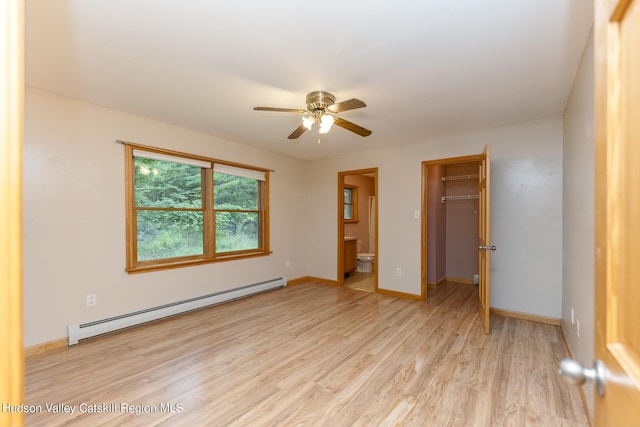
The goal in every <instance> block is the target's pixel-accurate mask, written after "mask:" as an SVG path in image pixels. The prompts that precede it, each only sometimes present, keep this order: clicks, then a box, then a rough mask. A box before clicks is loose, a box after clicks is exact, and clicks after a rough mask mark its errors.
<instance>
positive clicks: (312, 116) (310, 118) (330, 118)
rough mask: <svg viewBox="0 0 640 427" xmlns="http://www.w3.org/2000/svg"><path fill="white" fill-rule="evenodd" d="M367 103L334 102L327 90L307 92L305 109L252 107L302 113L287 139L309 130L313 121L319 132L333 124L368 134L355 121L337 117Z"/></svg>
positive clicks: (360, 133)
mask: <svg viewBox="0 0 640 427" xmlns="http://www.w3.org/2000/svg"><path fill="white" fill-rule="evenodd" d="M366 106H367V104H365V103H364V102H362V101H360V100H359V99H355V98H352V99H348V100H346V101H342V102H338V103H337V104H336V97H335V96H333V95H332V94H330V93H329V92H322V91H315V92H310V93H309V94H307V109H306V110H298V109H295V108H276V107H254V108H253V109H254V110H256V111H278V112H282V113H296V114H301V115H302V124H301V125H300V126H298V127H297V129H296V130H294V131H293V132H292V133H291V135H289V136H288V138H289V139H296V138H298V137H300V135H302V134H303V133H305V132H306V131H307V130H311V128H312V127H313V124H314V123H318V124H319V130H318V132H319V133H321V134H325V133H328V132H329V131H330V130H331V127H332V126H333V125H334V124H335V125H336V126H340V127H341V128H344V129H346V130H349V131H351V132H354V133H357V134H358V135H360V136H369V135H371V131H370V130H369V129H365V128H363V127H362V126H358V125H357V124H355V123H352V122H350V121H349V120H345V119H343V118H340V117H337V116H336V114H337V113H341V112H343V111H349V110H355V109H356V108H363V107H366Z"/></svg>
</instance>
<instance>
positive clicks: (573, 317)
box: [571, 307, 576, 325]
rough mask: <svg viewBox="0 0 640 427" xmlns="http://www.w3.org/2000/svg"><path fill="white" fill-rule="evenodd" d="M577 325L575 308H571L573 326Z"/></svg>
mask: <svg viewBox="0 0 640 427" xmlns="http://www.w3.org/2000/svg"><path fill="white" fill-rule="evenodd" d="M575 323H576V313H575V312H574V311H573V307H571V324H572V325H573V324H575Z"/></svg>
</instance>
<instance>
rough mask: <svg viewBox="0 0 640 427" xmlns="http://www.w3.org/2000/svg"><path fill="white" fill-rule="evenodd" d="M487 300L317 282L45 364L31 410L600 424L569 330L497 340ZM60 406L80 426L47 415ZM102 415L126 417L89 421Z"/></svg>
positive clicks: (176, 418) (537, 330)
mask: <svg viewBox="0 0 640 427" xmlns="http://www.w3.org/2000/svg"><path fill="white" fill-rule="evenodd" d="M476 295H477V288H475V287H474V286H472V285H456V284H448V285H446V286H441V287H439V288H438V289H435V290H430V292H429V300H428V301H427V302H426V303H425V302H420V301H411V300H406V299H401V298H395V297H390V296H384V295H380V294H376V293H370V292H361V291H355V290H352V289H348V288H346V287H336V286H327V285H321V284H317V283H311V282H309V283H303V284H299V285H295V286H290V287H287V288H284V289H281V290H277V291H272V292H268V293H265V294H261V295H257V296H253V297H250V298H246V299H243V300H238V301H235V302H231V303H226V304H223V305H219V306H216V307H212V308H209V309H204V310H201V311H198V312H194V313H190V314H187V315H183V316H180V317H177V318H173V319H169V320H164V321H160V322H156V323H153V324H150V325H145V326H141V327H138V328H134V329H130V330H127V331H122V332H118V333H115V334H112V335H108V336H104V337H100V338H97V339H93V340H88V341H86V342H81V343H80V344H78V345H77V346H73V347H70V348H61V349H56V350H52V351H49V352H47V353H42V354H38V355H33V356H30V357H28V359H27V362H26V382H25V386H26V403H27V404H30V405H41V407H42V412H41V413H35V414H29V415H27V417H26V422H27V425H28V426H56V425H63V424H64V425H79V426H88V425H91V426H97V425H101V426H123V425H126V426H138V425H140V426H150V425H166V426H191V427H196V426H205V425H206V426H325V425H326V426H394V425H404V426H503V425H506V426H556V425H557V426H585V425H588V423H587V418H586V416H585V414H584V411H583V409H582V406H581V403H580V398H579V395H578V392H577V389H575V388H571V387H569V386H566V385H565V384H564V383H562V382H561V381H560V380H559V378H558V376H557V375H556V370H557V362H558V360H559V359H560V358H562V357H565V356H566V355H567V352H566V348H565V346H564V343H563V341H562V338H561V332H560V330H559V328H558V327H557V326H551V325H545V324H541V323H533V322H529V321H526V320H517V319H510V318H504V317H499V316H494V317H493V318H492V334H491V335H490V336H487V335H485V334H484V333H483V332H482V327H481V324H480V321H479V319H478V314H477V312H476V307H477V305H476V304H477V302H476ZM59 402H62V403H64V404H67V405H75V406H74V408H75V412H74V414H73V415H68V414H55V413H49V412H47V408H46V407H45V404H47V403H49V404H52V403H53V404H55V403H59ZM83 403H84V404H85V405H87V406H80V405H81V404H83ZM110 403H113V404H115V405H113V406H108V404H110ZM126 404H129V405H132V406H129V407H128V408H129V410H133V411H135V410H137V409H143V407H139V408H138V407H136V406H134V405H147V406H146V407H144V408H146V409H147V410H153V411H156V412H152V413H140V414H139V415H136V414H135V413H133V414H132V413H127V412H126V411H125V409H126V407H125V406H123V405H126ZM164 404H172V405H173V409H174V410H176V411H175V412H174V413H171V412H163V411H162V410H163V409H165V410H166V409H167V408H166V407H162V406H161V405H164ZM93 405H107V406H93ZM36 407H37V406H36ZM97 408H102V409H107V410H111V409H114V410H113V412H103V413H98V414H93V413H86V412H85V413H80V410H81V409H84V410H85V411H86V410H87V409H97Z"/></svg>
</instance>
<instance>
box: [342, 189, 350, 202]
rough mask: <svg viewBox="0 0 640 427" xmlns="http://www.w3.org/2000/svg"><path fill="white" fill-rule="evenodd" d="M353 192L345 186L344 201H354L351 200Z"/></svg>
mask: <svg viewBox="0 0 640 427" xmlns="http://www.w3.org/2000/svg"><path fill="white" fill-rule="evenodd" d="M351 194H352V193H351V189H349V188H345V189H344V202H345V203H349V204H351V203H352V202H351Z"/></svg>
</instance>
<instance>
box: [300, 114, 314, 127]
mask: <svg viewBox="0 0 640 427" xmlns="http://www.w3.org/2000/svg"><path fill="white" fill-rule="evenodd" d="M315 122H316V119H315V117H313V116H302V124H303V125H304V127H306V128H307V129H308V130H311V127H312V126H313V124H314V123H315Z"/></svg>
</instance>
